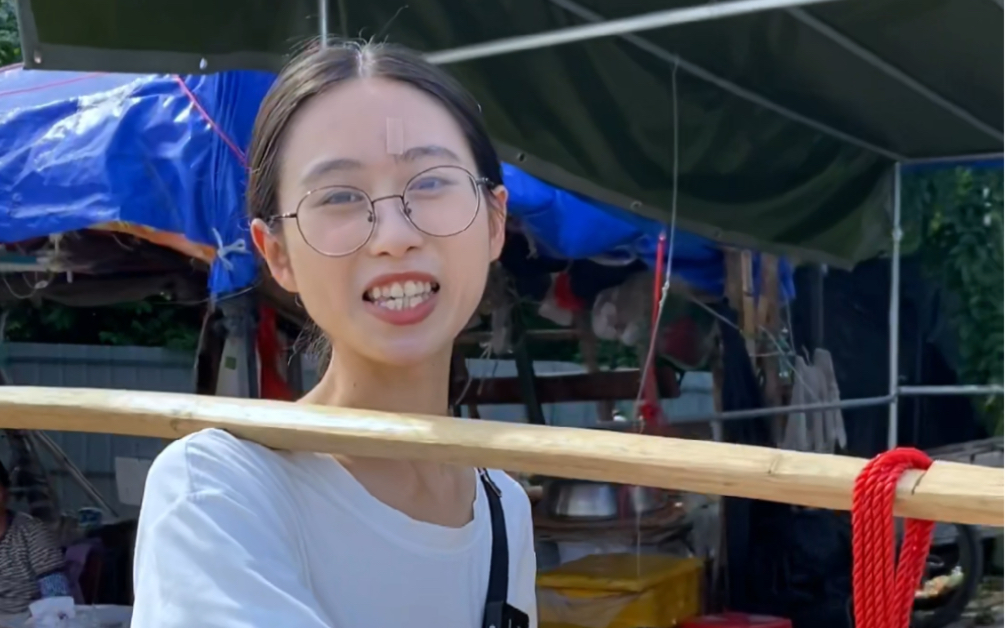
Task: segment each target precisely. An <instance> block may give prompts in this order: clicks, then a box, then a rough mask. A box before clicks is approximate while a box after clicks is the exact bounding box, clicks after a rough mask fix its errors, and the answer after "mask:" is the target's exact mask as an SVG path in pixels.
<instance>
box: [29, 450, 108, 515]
mask: <svg viewBox="0 0 1005 628" xmlns="http://www.w3.org/2000/svg"><path fill="white" fill-rule="evenodd" d="M28 437H29V438H31V439H32V440H34V441H35V442H36V443H37V444H38V445H39V446H41V447H44V448H45V449H46V450H47V451H48V452H49V455H50V456H52V457H53V459H55V461H56V463H57V464H58V465H60V466H61V467H63V468H64V469H66V472H67V473H69V474H70V477H71V478H73V480H74V481H75V482H76V483H77V485H78V486H80V488H81V489H82V490H83V491H84V492H85V493H87V496H88V497H90V498H91V501H92V502H93V503H94V504H95V505H96V506H98V507H100V508H103V509H104V510H105V512H107V513H108V514H110V515H111V516H112V517H118V516H119V512H118V510H116V509H115V507H114V506H112V504H111V502H109V501H108V500H107V499H105V496H104V495H102V494H101V492H100V491H98V489H96V488H94V485H93V484H91V482H90V481H89V480H88V479H87V476H85V475H84V473H83V472H82V471H81V470H80V469H78V468H77V465H75V464H73V461H72V460H70V458H69V457H68V456H67V455H66V453H65V452H64V451H63V449H62V447H60V446H59V445H57V444H56V442H55V441H53V440H52V439H51V438H49V435H48V434H46V433H44V432H28Z"/></svg>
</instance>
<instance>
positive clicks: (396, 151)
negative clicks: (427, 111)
mask: <svg viewBox="0 0 1005 628" xmlns="http://www.w3.org/2000/svg"><path fill="white" fill-rule="evenodd" d="M403 152H405V127H404V125H403V124H402V122H401V118H388V119H387V154H388V155H400V154H402V153H403Z"/></svg>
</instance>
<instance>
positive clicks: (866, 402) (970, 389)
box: [319, 0, 1002, 448]
mask: <svg viewBox="0 0 1005 628" xmlns="http://www.w3.org/2000/svg"><path fill="white" fill-rule="evenodd" d="M830 1H832V0H732V1H730V2H721V3H713V4H704V5H698V6H690V7H682V8H674V9H666V10H663V11H656V12H653V13H648V14H645V15H636V16H631V17H625V18H620V19H613V20H609V19H606V18H604V17H603V16H601V15H599V14H596V13H594V12H593V11H591V10H589V9H587V8H586V7H583V6H581V5H579V4H578V3H577V2H576V1H575V0H550V2H551V3H552V4H554V5H556V6H559V7H561V8H563V9H565V10H566V11H568V12H570V13H571V14H573V15H576V16H577V17H579V18H580V19H582V20H585V21H586V22H587V23H585V24H580V25H576V26H572V27H568V28H562V29H558V30H555V31H550V32H545V33H534V34H530V35H521V36H518V37H509V38H505V39H499V40H496V41H489V42H482V43H479V44H474V45H470V46H463V47H459V48H454V49H450V50H440V51H436V52H432V53H429V54H427V55H426V58H427V59H428V60H429V61H430V62H432V63H437V64H450V63H460V62H465V61H471V60H474V59H484V58H487V57H493V56H498V55H503V54H510V53H514V52H520V51H525V50H536V49H540V48H547V47H551V46H560V45H564V44H569V43H573V42H581V41H587V40H590V39H597V38H601V37H612V36H618V37H623V38H624V39H625V40H626V41H628V42H629V43H631V44H633V45H635V46H637V47H639V48H641V49H642V50H645V51H646V52H648V53H650V54H653V55H655V56H656V57H658V58H661V59H663V60H665V61H667V62H670V63H673V64H674V66H675V67H677V66H680V67H682V68H684V69H685V70H686V71H688V72H690V73H691V74H693V75H694V76H696V77H698V78H701V79H703V80H705V81H708V82H710V83H712V84H714V85H717V86H719V87H720V88H722V89H724V90H726V91H728V92H730V93H732V94H734V95H736V96H739V97H741V98H745V99H746V100H749V101H751V102H754V103H756V104H758V105H760V106H763V107H765V108H767V109H770V110H772V111H775V112H776V113H779V114H781V115H784V116H786V117H788V118H790V119H792V120H795V121H797V122H801V123H803V124H805V125H807V126H809V127H811V128H814V129H816V130H817V131H819V132H822V133H825V134H828V135H831V136H832V137H836V138H838V139H840V140H842V141H845V142H848V143H850V144H853V145H856V146H859V147H861V148H865V149H867V150H871V151H872V152H874V153H876V154H878V155H882V156H884V157H887V158H889V159H891V160H892V161H893V162H894V171H893V195H892V197H893V198H892V208H891V209H892V211H891V214H892V223H893V226H892V230H891V236H892V240H893V242H892V244H893V246H892V248H891V252H890V310H889V321H890V339H889V378H890V381H889V387H888V393H887V394H886V395H884V396H882V397H870V398H864V399H848V400H845V401H842V402H840V403H835V404H810V405H809V406H805V407H799V408H798V410H800V411H813V410H822V409H825V408H861V407H867V406H880V405H884V404H885V405H889V419H888V423H887V446H888V447H890V448H894V447H896V446H897V443H898V430H899V427H900V426H899V419H898V411H899V409H900V408H899V403H898V401H899V396H900V395H913V396H921V395H984V394H990V395H1001V394H1002V387H1001V386H972V385H960V386H936V387H925V386H900V382H899V378H900V363H899V357H900V356H899V353H900V269H901V268H900V261H901V260H900V255H901V250H900V245H901V240H902V238H903V232H902V230H901V191H902V168H903V166H902V164H904V163H911V164H913V163H919V162H915V161H911V160H908V159H907V158H906V157H904V156H902V155H897V154H894V153H892V152H890V151H889V150H886V149H884V148H883V147H881V146H875V145H873V144H870V143H868V142H865V141H863V140H862V139H861V138H856V137H852V136H849V135H848V134H846V133H844V132H842V131H840V130H838V129H834V128H831V127H829V126H827V125H824V124H822V123H821V122H819V121H816V120H810V119H808V118H806V117H805V116H803V115H801V114H799V113H798V112H793V111H789V110H787V109H786V108H784V107H781V106H779V105H778V104H777V103H774V102H771V101H769V100H767V99H765V98H763V97H762V96H760V95H759V94H756V93H754V92H751V91H749V90H747V89H744V88H742V87H740V86H738V85H735V84H733V83H731V82H729V81H727V80H726V79H724V78H723V77H719V76H716V75H714V74H712V73H711V72H708V71H707V70H705V69H703V68H700V67H698V66H696V65H694V64H692V63H690V62H688V61H687V60H685V59H681V58H680V57H679V56H677V55H676V54H674V53H672V52H670V51H667V50H665V49H663V48H660V47H658V46H656V45H654V44H652V43H651V42H649V41H647V40H644V39H642V38H640V37H638V36H637V35H635V33H639V32H642V31H646V30H653V29H658V28H665V27H668V26H674V25H680V24H688V23H693V22H703V21H709V20H716V19H725V18H730V17H736V16H739V15H747V14H752V13H758V12H761V11H773V10H785V11H788V12H789V14H790V15H792V16H793V17H794V18H795V19H797V20H799V21H801V22H803V23H804V24H806V25H808V26H810V27H811V28H814V29H815V30H816V31H817V32H819V33H820V34H821V35H823V36H825V37H827V38H829V39H830V40H832V41H833V42H834V43H835V44H836V45H839V46H841V47H843V48H845V49H846V50H847V51H848V52H849V53H850V54H853V55H855V56H857V57H859V58H861V59H863V60H864V61H866V62H868V63H869V64H871V65H873V66H874V67H875V68H877V70H879V71H881V72H883V73H885V74H887V75H888V76H889V77H891V78H893V79H894V80H896V81H898V82H899V83H901V84H902V85H905V86H906V87H908V88H910V89H912V90H914V91H915V92H917V93H918V94H919V95H921V96H923V97H924V98H926V99H927V100H928V101H929V102H931V103H932V104H934V105H936V106H938V107H941V108H943V109H945V110H946V111H948V112H950V113H952V114H953V115H955V116H957V117H958V118H960V119H962V120H965V121H967V122H969V123H970V124H971V125H972V126H974V127H975V128H977V129H978V130H980V131H982V132H984V133H985V134H987V135H990V136H991V137H994V138H997V139H999V140H1000V139H1001V137H1002V135H1001V133H1000V132H999V131H998V130H997V129H993V128H990V127H988V126H987V125H985V124H983V123H981V122H980V121H979V120H977V119H976V118H975V117H974V116H973V115H971V114H970V113H969V112H968V111H966V110H965V109H963V108H962V107H960V106H959V105H957V104H955V103H953V102H950V101H949V100H947V99H945V98H943V97H941V96H940V95H938V94H935V93H934V92H932V91H931V90H929V89H927V88H926V87H925V86H924V85H923V84H921V83H920V82H919V81H917V80H916V79H914V78H913V77H910V76H907V75H905V74H904V73H903V72H900V71H899V70H897V69H896V68H895V67H893V66H891V65H890V64H888V63H886V62H885V61H884V60H882V59H880V58H879V57H877V56H876V55H874V54H872V53H870V52H869V51H868V50H865V49H864V48H862V47H861V46H859V45H857V44H855V43H854V42H852V41H851V40H849V39H847V38H846V37H844V36H843V35H841V34H840V33H839V32H837V31H836V30H834V29H832V28H830V27H829V26H828V25H827V24H825V23H823V22H821V21H820V20H818V19H816V18H815V17H813V16H812V15H810V14H809V13H807V12H806V11H803V10H801V9H799V8H798V7H802V6H809V5H815V4H820V3H823V2H830ZM996 1H999V2H1000V0H996ZM319 3H320V5H319V6H320V7H321V10H320V16H321V21H322V24H321V33H322V37H327V32H328V25H327V16H328V8H327V5H326V0H319ZM974 157H976V156H974ZM983 157H988V158H995V159H998V158H1000V156H999V155H990V156H983ZM959 159H961V158H960V157H957V158H956V159H953V158H947V159H940V160H939V161H944V162H951V161H957V160H959ZM963 159H965V158H963ZM785 410H789V411H795V410H797V408H796V407H790V408H762V409H757V410H749V411H743V412H730V413H720V414H717V415H712V416H709V415H703V416H694V417H675V421H683V422H690V421H708V420H724V419H741V418H754V417H760V416H769V415H773V414H777V413H779V412H783V411H785Z"/></svg>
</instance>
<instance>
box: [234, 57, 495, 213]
mask: <svg viewBox="0 0 1005 628" xmlns="http://www.w3.org/2000/svg"><path fill="white" fill-rule="evenodd" d="M370 77H374V78H377V77H379V78H385V79H390V80H393V81H398V82H401V83H405V84H407V85H411V86H412V87H414V88H416V89H418V90H420V91H422V92H424V93H426V94H428V95H430V96H432V97H433V98H434V99H436V101H437V102H439V103H440V104H441V105H443V107H444V108H446V110H447V111H449V112H450V114H451V116H453V118H454V120H456V121H457V124H458V125H460V127H461V131H462V132H463V134H464V137H465V138H466V139H467V142H468V145H469V148H470V149H471V154H472V155H473V156H474V158H475V165H476V166H477V168H478V172H477V173H476V174H477V175H479V176H481V177H484V178H486V179H488V180H489V182H490V187H494V186H496V185H501V184H502V169H501V166H500V164H499V156H498V155H497V154H496V150H495V147H494V146H493V145H492V141H491V139H490V138H489V134H488V131H487V130H486V128H485V123H484V121H483V120H482V115H481V108H480V107H479V105H478V102H477V101H476V100H475V99H474V98H473V97H472V96H471V94H469V93H468V91H467V90H466V89H465V88H464V87H463V86H461V84H460V83H459V82H457V80H455V79H454V78H453V77H452V76H450V75H449V74H448V73H447V72H446V71H444V70H443V69H442V68H440V67H439V66H436V65H433V64H431V63H429V62H428V61H426V60H425V59H423V58H422V57H421V56H419V55H418V54H417V53H415V52H413V51H412V50H409V49H408V48H404V47H401V46H396V45H393V44H386V43H371V42H362V41H333V42H331V43H329V45H328V46H326V47H322V46H320V45H318V44H317V43H315V44H313V45H311V46H310V47H308V48H307V49H305V50H304V51H303V52H302V53H300V54H299V55H297V56H296V57H294V58H293V59H292V60H291V61H290V63H289V64H288V65H287V66H286V67H285V68H284V69H283V71H282V72H280V73H279V77H278V78H277V79H276V82H275V84H273V86H272V89H270V90H269V93H268V94H267V95H266V97H265V100H263V101H262V106H261V108H260V109H259V111H258V116H257V118H256V119H255V127H254V132H253V133H252V136H251V147H250V149H249V151H248V167H249V175H248V190H247V203H248V214H249V215H250V217H251V218H253V219H254V218H261V219H263V220H268V219H269V218H271V217H272V216H275V215H276V214H277V213H279V211H278V207H277V205H278V200H277V191H278V188H279V165H280V163H281V159H282V155H281V151H282V147H283V138H284V135H285V133H286V129H287V128H288V127H289V125H290V122H291V121H292V120H293V118H294V117H295V116H296V114H297V112H298V111H299V110H300V109H301V107H303V106H304V105H305V104H307V103H308V102H309V101H310V100H311V99H312V98H314V97H315V96H318V95H319V94H323V93H325V92H326V91H328V90H329V89H331V88H333V87H335V86H337V85H339V84H341V83H344V82H346V81H350V80H353V79H358V78H370Z"/></svg>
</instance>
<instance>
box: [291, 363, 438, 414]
mask: <svg viewBox="0 0 1005 628" xmlns="http://www.w3.org/2000/svg"><path fill="white" fill-rule="evenodd" d="M449 386H450V350H449V349H448V350H446V351H444V352H441V353H440V354H438V355H435V356H433V357H431V358H430V359H429V360H426V361H424V362H423V363H422V364H419V365H415V366H409V367H401V368H389V367H387V366H386V365H383V364H374V363H373V362H371V361H369V360H366V359H364V358H362V356H358V355H355V354H349V353H348V352H339V353H335V352H333V354H332V358H331V361H330V363H329V365H328V370H327V371H325V374H324V376H323V377H322V378H321V381H320V382H319V383H318V385H317V386H316V387H315V388H314V389H313V390H311V391H310V392H309V393H308V394H307V395H306V396H305V397H304V399H303V401H304V402H305V403H312V404H318V405H325V406H333V407H341V408H359V409H363V410H376V411H379V412H402V413H410V414H431V415H443V414H445V413H446V412H447V411H448V409H449V405H450V401H449V394H450V392H449Z"/></svg>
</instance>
